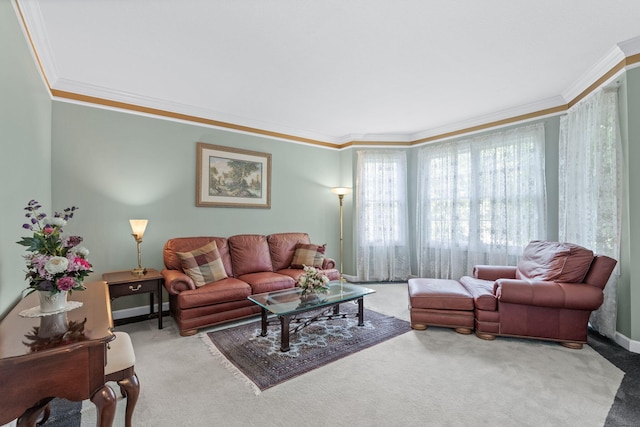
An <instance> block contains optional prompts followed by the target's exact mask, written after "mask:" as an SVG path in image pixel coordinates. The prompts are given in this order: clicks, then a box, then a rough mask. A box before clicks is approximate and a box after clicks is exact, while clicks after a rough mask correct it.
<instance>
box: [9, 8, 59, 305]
mask: <svg viewBox="0 0 640 427" xmlns="http://www.w3.org/2000/svg"><path fill="white" fill-rule="evenodd" d="M29 52H30V49H29V48H28V45H27V42H26V39H25V37H24V34H23V33H22V30H21V29H20V26H19V25H18V21H17V20H16V16H15V12H14V10H13V7H12V6H11V3H10V2H9V1H4V0H3V1H0V55H1V57H2V66H0V141H1V143H0V145H1V146H2V154H1V155H0V182H1V184H0V200H2V202H0V218H2V221H0V317H2V314H3V313H4V312H6V311H7V310H8V309H9V308H10V307H12V306H13V304H14V303H15V302H16V301H17V300H18V299H19V298H20V295H21V291H22V290H24V289H25V288H26V282H25V281H24V270H25V268H24V260H23V258H22V255H23V254H24V248H23V247H22V246H20V245H17V244H16V243H15V242H17V241H18V240H20V238H21V237H22V236H23V235H24V232H23V229H22V224H23V223H24V222H25V218H24V211H23V208H24V207H25V206H26V205H27V202H28V201H29V200H31V199H36V200H38V201H40V202H41V203H44V204H45V205H47V206H51V162H50V153H51V100H50V95H49V91H48V90H47V89H46V86H45V84H44V82H43V80H42V78H41V77H40V74H39V71H38V69H37V68H36V66H35V61H34V60H33V58H32V56H31V55H30V53H29Z"/></svg>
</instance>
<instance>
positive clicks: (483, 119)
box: [411, 96, 567, 144]
mask: <svg viewBox="0 0 640 427" xmlns="http://www.w3.org/2000/svg"><path fill="white" fill-rule="evenodd" d="M566 105H567V104H566V102H565V101H564V98H562V96H554V97H552V98H547V99H543V100H541V101H537V102H533V103H531V104H525V105H520V106H517V107H514V108H509V109H506V110H502V111H497V112H495V113H490V114H485V115H482V116H478V117H474V118H472V119H469V120H465V121H463V122H457V123H453V124H450V125H446V126H441V127H438V128H433V129H429V130H426V131H423V132H419V133H415V134H413V135H411V140H412V141H413V143H414V144H419V143H425V142H433V141H439V140H444V139H448V138H453V137H456V136H459V135H463V134H464V135H470V134H474V133H478V132H482V131H485V130H487V129H496V128H500V127H504V126H509V125H512V124H514V123H517V122H523V121H530V120H537V119H541V118H543V117H548V116H553V115H557V114H561V113H562V112H563V111H564V110H566Z"/></svg>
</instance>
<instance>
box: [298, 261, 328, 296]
mask: <svg viewBox="0 0 640 427" xmlns="http://www.w3.org/2000/svg"><path fill="white" fill-rule="evenodd" d="M303 269H304V273H303V274H302V276H300V278H299V279H298V286H299V287H300V288H301V289H302V294H303V295H306V294H309V293H312V292H317V293H322V294H326V293H327V292H329V286H328V285H327V284H328V283H329V278H328V277H327V276H325V275H324V274H322V273H321V272H320V270H318V269H317V268H315V267H309V266H307V265H304V266H303Z"/></svg>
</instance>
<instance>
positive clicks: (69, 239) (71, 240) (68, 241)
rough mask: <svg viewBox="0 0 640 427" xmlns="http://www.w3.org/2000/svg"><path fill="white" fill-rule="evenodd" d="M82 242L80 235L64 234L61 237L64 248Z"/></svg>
mask: <svg viewBox="0 0 640 427" xmlns="http://www.w3.org/2000/svg"><path fill="white" fill-rule="evenodd" d="M80 243H82V237H80V236H65V237H63V238H62V246H63V247H65V248H73V247H75V246H78V245H79V244H80Z"/></svg>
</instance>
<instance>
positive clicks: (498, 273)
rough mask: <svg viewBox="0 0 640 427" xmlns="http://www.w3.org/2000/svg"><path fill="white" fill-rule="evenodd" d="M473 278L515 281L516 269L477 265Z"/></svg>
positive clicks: (513, 267)
mask: <svg viewBox="0 0 640 427" xmlns="http://www.w3.org/2000/svg"><path fill="white" fill-rule="evenodd" d="M473 277H475V278H476V279H482V280H491V281H493V280H498V279H515V278H516V267H515V266H512V265H476V266H474V267H473Z"/></svg>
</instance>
